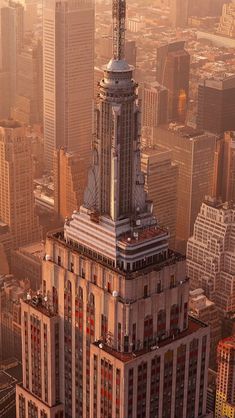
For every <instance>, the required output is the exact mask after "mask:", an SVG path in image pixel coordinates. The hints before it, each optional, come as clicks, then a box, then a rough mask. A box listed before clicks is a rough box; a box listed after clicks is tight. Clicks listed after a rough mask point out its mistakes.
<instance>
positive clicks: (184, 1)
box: [170, 0, 189, 28]
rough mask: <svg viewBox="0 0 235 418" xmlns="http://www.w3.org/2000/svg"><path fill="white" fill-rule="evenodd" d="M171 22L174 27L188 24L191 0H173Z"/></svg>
mask: <svg viewBox="0 0 235 418" xmlns="http://www.w3.org/2000/svg"><path fill="white" fill-rule="evenodd" d="M170 7H171V23H172V25H173V26H174V27H176V28H178V27H185V26H187V24H188V16H189V0H171V6H170Z"/></svg>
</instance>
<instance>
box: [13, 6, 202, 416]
mask: <svg viewBox="0 0 235 418" xmlns="http://www.w3.org/2000/svg"><path fill="white" fill-rule="evenodd" d="M125 13H126V8H125V1H123V0H114V1H113V42H114V48H113V51H114V54H113V58H112V59H111V60H110V62H109V63H108V65H107V66H106V67H105V69H104V76H103V78H102V80H101V82H100V89H99V98H98V103H97V109H96V134H95V138H94V143H93V153H94V157H93V166H92V168H91V170H90V173H89V179H88V186H87V189H86V193H85V198H84V204H83V206H82V207H81V208H80V210H79V211H77V212H75V213H73V215H72V219H70V220H67V221H66V223H65V226H64V230H61V231H58V232H56V233H54V234H51V235H50V236H48V239H47V242H46V256H45V261H44V263H43V285H42V296H38V297H37V298H35V299H30V298H29V299H28V300H26V301H25V302H23V303H22V312H23V317H22V319H23V323H24V325H23V331H22V332H23V335H24V337H23V347H24V352H25V353H26V355H25V357H24V361H23V386H20V385H18V386H17V391H16V396H17V417H18V418H19V417H20V414H21V411H22V410H25V411H26V417H27V418H28V416H29V410H30V409H31V410H32V409H33V411H34V414H35V415H36V414H39V413H40V414H41V415H42V414H43V413H44V416H45V415H46V416H47V417H48V418H51V417H53V418H55V417H56V416H57V417H63V413H64V415H65V417H67V418H73V417H76V416H77V417H83V418H85V417H86V418H88V417H89V418H101V417H105V418H106V417H112V418H131V417H138V418H150V417H153V416H156V415H157V416H159V417H161V418H169V417H171V416H172V417H174V416H175V414H176V413H177V416H179V417H182V418H186V417H187V418H195V417H199V416H203V415H206V389H207V368H208V361H209V328H208V327H207V326H206V325H205V324H203V323H201V322H200V321H198V320H196V319H193V318H189V317H188V291H189V283H188V279H187V277H186V272H185V259H184V257H183V256H181V255H180V254H177V253H174V252H171V251H170V250H169V249H168V239H169V235H168V232H167V230H165V229H163V228H161V227H160V226H159V225H158V223H157V222H156V219H155V217H154V216H153V214H152V205H151V203H150V202H149V201H148V200H147V199H146V195H145V191H144V175H143V174H142V173H141V171H140V139H139V129H138V127H139V108H138V103H137V101H136V87H137V85H136V83H135V81H134V80H133V76H132V75H133V74H132V72H133V68H132V67H131V66H129V65H128V63H127V62H126V60H125V59H124V42H125V36H124V34H125ZM112 128H113V129H112ZM38 352H40V353H41V355H40V356H38ZM24 408H25V409H24ZM176 411H177V412H176ZM56 414H57V415H56Z"/></svg>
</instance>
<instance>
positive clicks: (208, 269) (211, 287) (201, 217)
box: [187, 198, 235, 316]
mask: <svg viewBox="0 0 235 418" xmlns="http://www.w3.org/2000/svg"><path fill="white" fill-rule="evenodd" d="M234 231H235V208H234V206H233V205H232V204H231V205H229V204H227V203H226V204H222V203H221V202H218V201H216V200H215V199H212V198H207V200H206V201H205V202H204V203H203V204H202V206H201V209H200V212H199V214H198V216H197V219H196V222H195V225H194V232H193V236H192V237H191V238H190V239H189V240H188V246H187V275H188V277H189V279H190V283H191V287H192V289H197V288H198V287H201V288H202V289H204V290H205V294H206V295H207V296H208V298H209V299H211V300H212V301H213V302H215V304H216V306H217V308H219V309H220V312H221V316H224V315H225V314H226V313H227V312H233V311H234V310H235V293H234V286H235V269H234V261H235V255H234V249H235V239H234Z"/></svg>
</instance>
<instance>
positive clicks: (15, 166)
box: [0, 120, 41, 251]
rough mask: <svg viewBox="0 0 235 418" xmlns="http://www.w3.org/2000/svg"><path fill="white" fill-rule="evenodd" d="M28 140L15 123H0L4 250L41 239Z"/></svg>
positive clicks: (0, 209)
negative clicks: (35, 206) (36, 213)
mask: <svg viewBox="0 0 235 418" xmlns="http://www.w3.org/2000/svg"><path fill="white" fill-rule="evenodd" d="M32 173H33V172H32V156H31V145H30V140H29V139H28V138H26V134H25V129H24V128H23V127H22V126H20V125H19V123H17V122H15V121H12V120H11V121H3V122H1V123H0V226H1V229H2V234H0V240H3V241H2V242H4V244H5V246H6V250H7V251H8V250H9V249H10V248H16V247H18V246H21V245H24V244H27V243H29V242H34V241H37V240H38V239H40V238H41V232H40V228H39V224H38V219H37V217H36V215H35V211H34V209H35V208H34V198H33V175H32Z"/></svg>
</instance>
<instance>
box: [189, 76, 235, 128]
mask: <svg viewBox="0 0 235 418" xmlns="http://www.w3.org/2000/svg"><path fill="white" fill-rule="evenodd" d="M234 114H235V76H230V77H226V78H211V79H205V80H203V81H201V82H200V83H199V86H198V112H197V127H198V128H199V129H203V130H205V131H209V132H213V133H215V134H218V135H223V134H224V132H225V131H234V130H235V118H234Z"/></svg>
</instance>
